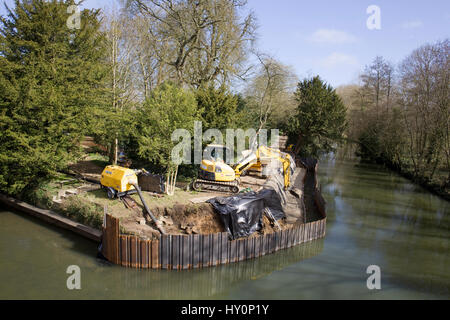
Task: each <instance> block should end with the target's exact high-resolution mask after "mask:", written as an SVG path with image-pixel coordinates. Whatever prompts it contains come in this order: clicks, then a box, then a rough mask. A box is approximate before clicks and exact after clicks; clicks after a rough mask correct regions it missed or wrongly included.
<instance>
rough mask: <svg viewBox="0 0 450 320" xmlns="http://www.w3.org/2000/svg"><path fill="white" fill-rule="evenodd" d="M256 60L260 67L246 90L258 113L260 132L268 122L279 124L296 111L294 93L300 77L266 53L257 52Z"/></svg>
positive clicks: (252, 105) (251, 103)
mask: <svg viewBox="0 0 450 320" xmlns="http://www.w3.org/2000/svg"><path fill="white" fill-rule="evenodd" d="M256 57H257V59H258V61H259V64H260V67H259V70H258V72H257V74H256V75H255V77H254V78H253V79H252V80H251V82H250V84H249V86H248V88H247V89H246V96H247V97H248V100H249V102H250V105H251V107H252V108H253V110H255V113H257V114H258V120H259V128H258V131H257V132H259V131H261V129H263V128H264V127H265V126H266V124H267V122H268V121H269V120H272V122H273V123H275V124H279V123H280V122H282V121H283V120H285V119H286V116H287V114H292V113H293V112H294V110H295V99H294V95H293V92H294V91H295V86H296V83H297V82H298V78H297V76H296V75H295V73H294V72H293V71H292V70H291V68H290V67H288V66H285V65H283V64H282V63H280V62H279V61H276V60H275V59H274V58H273V57H271V56H269V55H267V54H263V53H256ZM275 111H276V112H275Z"/></svg>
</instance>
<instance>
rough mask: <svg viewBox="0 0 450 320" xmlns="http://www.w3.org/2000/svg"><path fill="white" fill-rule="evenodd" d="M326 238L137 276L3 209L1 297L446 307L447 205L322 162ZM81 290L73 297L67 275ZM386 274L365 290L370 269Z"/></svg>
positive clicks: (366, 172) (388, 177)
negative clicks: (391, 302)
mask: <svg viewBox="0 0 450 320" xmlns="http://www.w3.org/2000/svg"><path fill="white" fill-rule="evenodd" d="M319 176H320V182H321V185H322V193H323V195H324V198H325V199H326V201H327V203H328V204H327V211H328V225H327V236H326V238H325V239H322V240H319V241H314V242H311V243H308V244H304V245H300V246H297V247H295V248H291V249H288V250H284V251H282V252H278V253H276V254H273V255H269V256H265V257H262V258H260V259H256V260H252V261H245V262H242V263H237V264H232V265H227V266H220V267H216V268H209V269H203V270H194V271H182V272H177V271H148V270H146V271H137V270H131V269H125V268H122V267H118V266H110V265H108V264H105V263H104V262H102V261H100V260H98V259H96V251H97V247H96V244H95V243H93V242H90V241H88V240H85V239H83V238H80V237H79V236H77V235H74V234H72V233H70V232H66V231H63V230H60V229H57V228H54V227H51V226H48V225H47V224H45V223H42V222H40V221H38V220H35V219H34V218H30V217H28V216H26V215H24V214H21V213H17V212H16V213H13V212H11V211H10V210H8V209H0V299H449V298H450V274H449V271H450V270H449V269H450V268H449V267H450V264H449V263H450V256H449V237H450V203H449V202H447V201H445V200H442V199H440V198H438V197H436V196H434V195H432V194H430V193H429V192H427V191H425V190H423V189H421V188H420V187H417V186H415V185H413V184H411V183H410V182H409V181H408V180H405V179H404V178H402V177H399V176H398V175H397V174H395V173H392V172H389V171H387V170H384V169H382V168H380V167H377V166H368V165H360V164H358V163H356V162H351V161H338V160H333V159H328V160H323V161H321V163H320V169H319ZM70 265H78V266H79V267H80V268H81V290H74V291H70V290H68V289H67V286H66V280H67V278H68V277H69V275H68V274H66V270H67V267H68V266H70ZM370 265H378V266H379V267H380V269H381V290H372V291H371V290H369V289H368V288H367V285H366V280H367V278H368V277H369V275H368V274H367V273H366V269H367V267H368V266H370Z"/></svg>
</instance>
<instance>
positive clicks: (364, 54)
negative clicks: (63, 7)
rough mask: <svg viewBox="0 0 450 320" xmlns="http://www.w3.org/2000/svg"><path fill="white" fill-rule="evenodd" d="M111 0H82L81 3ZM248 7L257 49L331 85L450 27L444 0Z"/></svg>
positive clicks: (251, 1)
mask: <svg viewBox="0 0 450 320" xmlns="http://www.w3.org/2000/svg"><path fill="white" fill-rule="evenodd" d="M112 1H113V0H86V1H85V3H84V7H105V6H108V5H110V4H111V3H112ZM1 2H4V0H0V3H1ZM6 2H7V3H13V1H12V0H6ZM370 5H377V6H378V7H379V8H380V10H381V30H369V29H368V28H367V26H366V21H367V19H368V18H369V14H367V13H366V10H367V8H368V7H369V6H370ZM248 7H249V8H250V9H252V10H253V11H254V12H255V14H256V16H257V19H258V24H259V29H258V34H259V41H258V47H259V49H260V50H262V51H264V52H267V53H270V54H271V55H272V56H274V57H275V58H277V59H278V60H280V61H281V62H282V63H284V64H287V65H290V66H292V67H293V68H294V70H295V72H296V73H297V75H298V76H299V77H300V78H303V77H306V76H311V75H315V74H319V75H320V76H321V77H322V78H323V79H325V80H326V81H328V82H329V83H330V84H331V85H333V86H335V87H336V86H339V85H343V84H348V83H352V82H356V80H357V76H358V73H359V72H360V71H361V70H362V69H363V67H364V65H367V64H369V63H370V62H371V61H372V60H373V58H374V57H375V56H377V55H382V56H383V57H385V58H386V59H388V60H390V61H391V62H393V63H398V62H400V61H401V60H402V59H403V58H405V57H406V56H407V55H408V54H410V53H411V51H412V50H414V49H415V48H417V47H419V46H421V45H423V44H425V43H428V42H434V41H437V40H442V39H445V38H447V37H449V30H450V28H449V27H450V1H448V0H429V1H417V0H416V1H406V0H395V1H393V0H390V1H387V0H370V1H366V0H358V1H357V0H353V1H351V0H339V1H331V0H316V1H311V0H308V1H303V0H278V1H275V0H248ZM4 13H5V10H4V8H3V6H1V9H0V14H4Z"/></svg>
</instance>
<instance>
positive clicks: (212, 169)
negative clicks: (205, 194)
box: [193, 145, 239, 193]
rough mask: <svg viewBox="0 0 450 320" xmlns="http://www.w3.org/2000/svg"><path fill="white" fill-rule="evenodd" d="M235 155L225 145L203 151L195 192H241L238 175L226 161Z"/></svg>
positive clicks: (194, 186) (211, 146)
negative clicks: (203, 190)
mask: <svg viewBox="0 0 450 320" xmlns="http://www.w3.org/2000/svg"><path fill="white" fill-rule="evenodd" d="M232 156H233V155H232V154H231V151H230V149H228V148H227V147H225V146H223V145H208V146H206V148H205V150H204V151H203V161H202V164H201V165H200V169H199V173H198V179H197V180H196V181H194V184H193V188H194V190H201V189H208V190H214V191H226V192H233V193H238V192H239V182H238V181H237V180H236V174H235V171H234V169H233V168H231V167H230V166H229V165H228V164H227V163H226V161H227V160H228V159H230V157H232Z"/></svg>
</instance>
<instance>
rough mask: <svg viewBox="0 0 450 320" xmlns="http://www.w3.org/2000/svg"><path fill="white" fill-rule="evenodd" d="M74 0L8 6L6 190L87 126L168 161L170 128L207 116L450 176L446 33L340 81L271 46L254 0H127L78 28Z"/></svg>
mask: <svg viewBox="0 0 450 320" xmlns="http://www.w3.org/2000/svg"><path fill="white" fill-rule="evenodd" d="M73 4H74V1H72V0H65V1H62V0H53V1H48V0H45V1H44V0H28V1H25V0H16V1H15V4H14V6H13V7H11V8H7V9H8V10H7V11H8V14H7V15H5V16H3V17H1V20H0V127H1V128H0V191H1V192H5V193H8V194H20V193H23V192H25V191H27V190H29V189H30V188H33V187H36V185H39V184H40V183H42V182H43V181H46V180H47V179H49V178H50V177H51V176H52V174H54V173H55V172H58V171H61V170H64V169H65V168H66V167H67V165H68V164H69V163H72V162H74V161H77V160H78V159H79V158H80V157H81V155H82V154H81V147H80V142H81V141H82V140H83V139H84V137H85V136H92V137H94V138H95V140H96V142H97V143H98V144H100V145H102V146H104V147H105V148H106V149H107V153H108V155H109V159H110V162H111V163H115V162H116V161H117V151H118V150H124V151H125V152H126V153H127V155H128V156H130V157H132V158H133V160H134V161H135V162H136V163H143V164H145V165H146V167H147V168H151V170H152V171H155V172H159V173H165V172H167V171H168V170H169V171H170V170H173V165H174V164H173V163H171V161H170V151H171V149H172V147H173V144H174V143H173V142H172V141H171V139H170V137H171V134H172V132H173V131H174V130H175V129H181V128H183V129H187V130H189V131H191V132H192V131H193V129H194V121H196V120H198V121H202V123H203V130H207V129H209V128H217V129H220V130H223V131H224V132H225V129H226V128H242V129H248V128H254V129H256V130H261V129H271V128H278V129H280V130H281V132H282V133H284V134H286V135H288V136H289V140H290V143H292V144H293V145H294V146H295V150H294V151H295V152H296V153H297V154H299V155H301V156H316V157H317V156H320V154H322V153H327V152H330V151H333V150H335V149H336V148H337V147H338V145H339V143H343V142H345V141H352V142H356V143H358V145H359V146H360V148H359V150H358V153H359V155H360V156H361V157H362V158H363V159H365V160H370V161H378V162H381V163H385V164H388V165H390V166H392V167H394V168H397V169H402V170H403V169H405V170H412V172H413V174H414V176H415V177H421V178H426V179H429V180H430V181H431V180H433V179H438V180H437V183H439V184H440V186H444V185H445V183H447V184H448V178H449V168H450V163H449V157H450V154H449V152H450V140H449V116H448V112H449V111H448V80H449V79H448V70H449V66H448V41H443V42H440V43H437V44H432V45H427V46H424V47H422V48H419V49H417V50H416V51H415V52H413V53H412V54H411V56H410V57H408V58H407V59H405V61H404V62H403V63H402V64H401V65H400V66H398V67H397V68H395V67H394V66H392V65H390V64H389V63H388V62H386V61H385V60H384V59H382V58H376V60H375V61H374V63H373V65H371V66H368V67H367V69H366V71H365V72H364V74H363V75H362V76H361V84H360V85H355V86H350V87H345V88H344V87H343V88H339V90H338V91H336V90H334V88H332V87H331V86H330V85H328V84H327V83H326V79H321V78H320V77H319V76H314V77H312V78H309V79H302V80H300V79H298V77H297V76H296V75H295V72H293V70H292V68H291V67H289V66H287V65H285V64H283V63H282V62H280V61H278V60H277V59H276V58H274V57H273V56H271V54H270V53H266V52H261V51H260V50H259V49H258V48H257V19H256V17H255V16H254V14H253V13H252V11H251V9H250V8H248V6H247V4H246V1H245V0H200V1H198V0H196V1H193V0H128V1H122V4H121V6H120V7H111V8H109V9H107V10H83V11H82V12H81V16H80V22H81V24H80V28H79V29H73V28H69V27H68V23H67V20H68V17H69V14H68V13H67V12H68V7H69V6H70V5H73ZM338 93H339V94H338ZM347 109H348V110H347ZM180 171H181V172H183V174H185V175H195V173H196V168H195V166H183V167H182V168H180ZM433 181H434V180H433Z"/></svg>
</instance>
